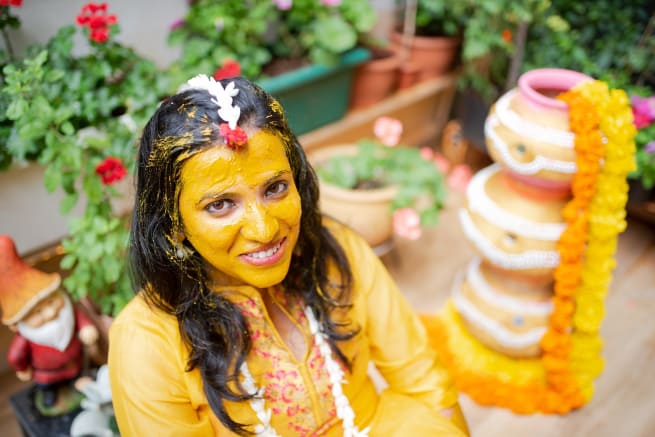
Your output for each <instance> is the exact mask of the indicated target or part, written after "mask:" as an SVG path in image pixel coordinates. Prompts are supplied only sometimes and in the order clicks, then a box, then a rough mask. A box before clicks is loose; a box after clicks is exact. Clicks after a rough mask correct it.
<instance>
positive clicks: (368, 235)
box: [308, 144, 398, 247]
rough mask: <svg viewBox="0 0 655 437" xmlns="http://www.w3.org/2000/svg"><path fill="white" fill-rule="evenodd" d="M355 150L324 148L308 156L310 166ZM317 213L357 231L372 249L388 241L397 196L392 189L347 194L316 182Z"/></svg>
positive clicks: (347, 191)
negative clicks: (394, 201)
mask: <svg viewBox="0 0 655 437" xmlns="http://www.w3.org/2000/svg"><path fill="white" fill-rule="evenodd" d="M356 153H357V146H355V145H354V144H342V145H335V146H328V147H324V148H321V149H317V150H314V151H311V152H309V153H308V158H309V161H310V163H311V164H312V165H313V166H314V167H318V166H320V165H321V163H322V162H325V161H327V160H328V159H329V158H330V157H332V156H336V155H355V154H356ZM319 189H320V193H321V195H320V208H321V211H322V212H323V213H324V214H325V215H328V216H331V217H333V218H335V219H337V220H339V221H340V222H343V223H345V224H347V225H348V226H350V227H351V228H352V229H354V230H355V231H357V232H358V233H359V234H360V235H362V237H364V239H365V240H366V241H367V242H368V243H369V244H370V245H371V246H372V247H376V246H379V245H382V244H384V243H386V242H388V241H390V240H391V237H392V235H393V222H392V216H391V203H392V202H393V199H394V197H395V196H396V193H397V191H398V190H397V188H396V187H394V186H390V187H382V188H375V189H366V190H364V189H358V190H348V189H344V188H340V187H336V186H334V185H330V184H326V183H324V182H323V181H321V180H320V179H319Z"/></svg>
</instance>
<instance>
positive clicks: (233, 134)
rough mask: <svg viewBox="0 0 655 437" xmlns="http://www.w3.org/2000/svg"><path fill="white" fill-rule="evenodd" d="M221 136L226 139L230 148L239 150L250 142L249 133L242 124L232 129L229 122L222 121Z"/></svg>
mask: <svg viewBox="0 0 655 437" xmlns="http://www.w3.org/2000/svg"><path fill="white" fill-rule="evenodd" d="M219 129H220V132H221V136H222V137H223V138H224V139H225V144H226V145H227V147H229V148H230V149H234V150H239V149H241V148H243V146H245V145H246V143H247V142H248V134H246V131H244V130H243V129H241V127H240V126H237V127H236V128H234V129H232V128H230V125H229V124H227V123H221V125H220V126H219Z"/></svg>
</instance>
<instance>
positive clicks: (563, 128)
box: [484, 68, 591, 196]
mask: <svg viewBox="0 0 655 437" xmlns="http://www.w3.org/2000/svg"><path fill="white" fill-rule="evenodd" d="M586 80H591V78H590V77H589V76H587V75H584V74H582V73H578V72H576V71H571V70H564V69H557V68H542V69H536V70H531V71H528V72H527V73H524V74H523V75H521V77H520V78H519V83H518V87H517V88H515V89H513V90H510V91H509V92H507V93H506V94H504V95H503V96H501V97H500V99H498V101H497V102H495V103H494V105H493V107H492V108H491V111H490V112H489V116H488V117H487V119H486V120H485V127H484V131H485V138H486V143H487V149H488V151H489V155H490V156H491V158H492V159H493V160H494V161H496V162H498V163H500V164H501V165H502V166H503V167H504V168H506V169H507V170H508V171H509V172H510V173H511V175H512V176H513V177H514V178H515V179H516V180H518V181H520V182H521V183H524V184H529V185H533V186H536V187H537V189H539V190H551V191H560V192H561V193H562V195H564V196H566V195H567V191H568V188H569V186H570V183H571V180H572V178H573V175H574V173H575V150H574V148H573V137H574V136H573V133H572V132H571V131H570V130H569V117H568V107H567V105H566V104H565V103H564V102H562V101H559V100H557V98H556V97H557V95H558V94H560V93H562V92H565V91H567V90H569V89H571V88H573V87H574V86H575V85H577V84H579V83H580V82H582V81H586Z"/></svg>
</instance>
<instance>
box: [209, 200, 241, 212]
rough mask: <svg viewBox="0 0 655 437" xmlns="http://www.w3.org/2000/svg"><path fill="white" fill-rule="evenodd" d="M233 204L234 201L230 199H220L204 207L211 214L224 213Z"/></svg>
mask: <svg viewBox="0 0 655 437" xmlns="http://www.w3.org/2000/svg"><path fill="white" fill-rule="evenodd" d="M233 205H234V202H232V201H231V200H228V199H221V200H217V201H215V202H212V203H210V204H209V205H207V206H206V207H205V209H206V210H207V211H208V212H210V213H211V214H226V213H227V212H228V211H229V210H230V208H231V207H232V206H233Z"/></svg>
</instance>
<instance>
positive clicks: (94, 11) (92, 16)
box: [77, 3, 116, 42]
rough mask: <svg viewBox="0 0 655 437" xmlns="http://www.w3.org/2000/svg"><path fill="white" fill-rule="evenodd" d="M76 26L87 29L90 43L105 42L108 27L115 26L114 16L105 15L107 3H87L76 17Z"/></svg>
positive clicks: (107, 36) (107, 37) (107, 35)
mask: <svg viewBox="0 0 655 437" xmlns="http://www.w3.org/2000/svg"><path fill="white" fill-rule="evenodd" d="M77 24H79V25H80V26H82V27H86V28H88V30H89V38H91V40H92V41H95V42H106V41H107V40H108V39H109V27H110V26H111V25H113V24H116V15H107V3H100V4H96V3H87V4H86V5H84V6H83V7H82V10H81V11H80V14H79V15H78V16H77Z"/></svg>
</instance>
